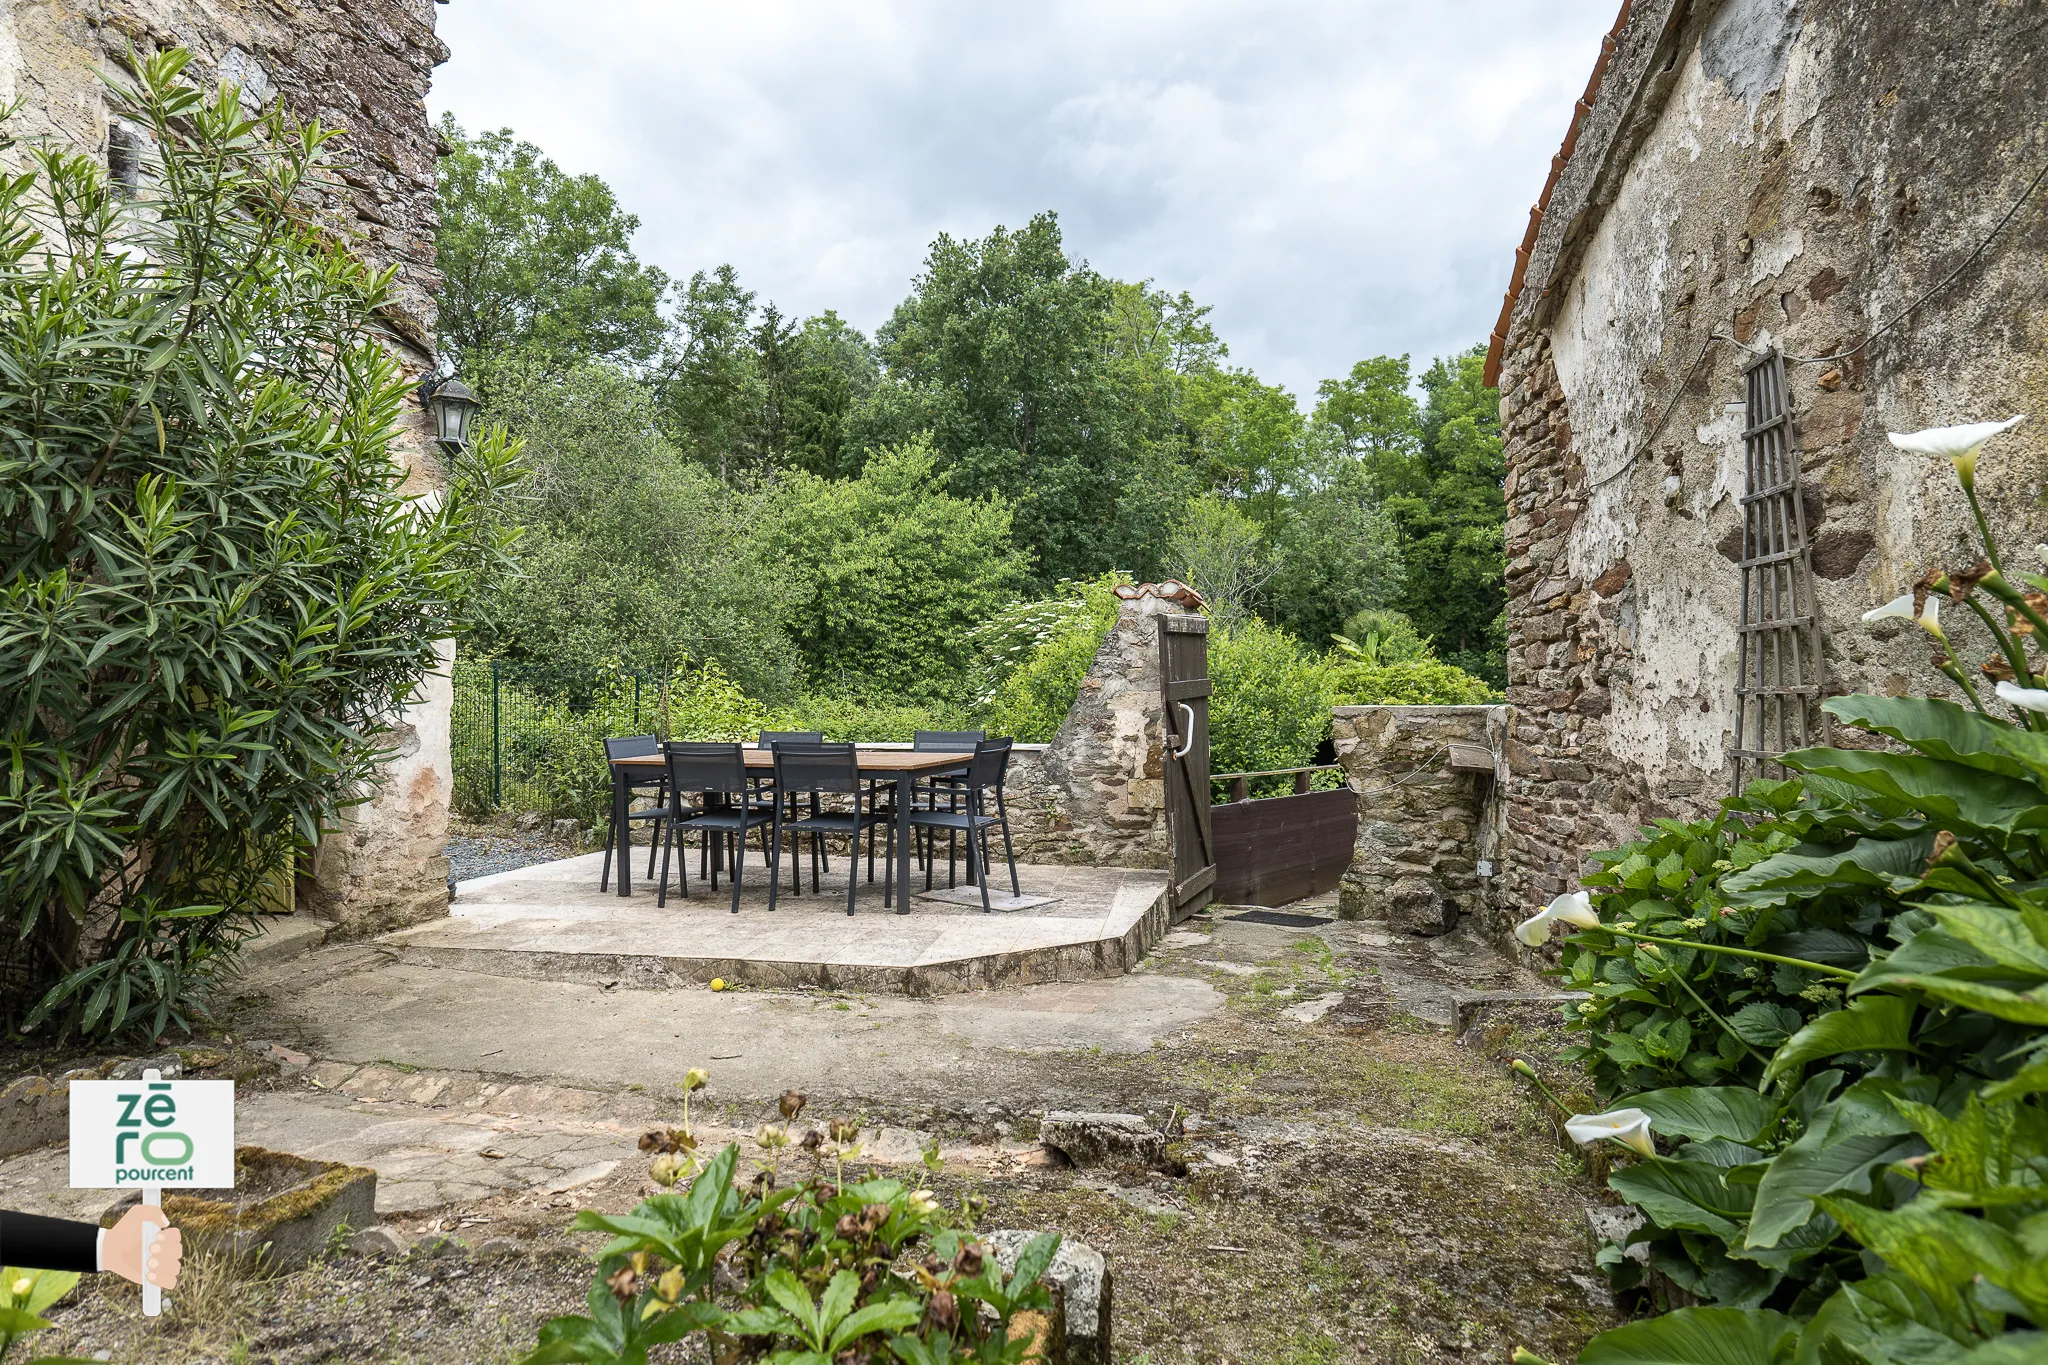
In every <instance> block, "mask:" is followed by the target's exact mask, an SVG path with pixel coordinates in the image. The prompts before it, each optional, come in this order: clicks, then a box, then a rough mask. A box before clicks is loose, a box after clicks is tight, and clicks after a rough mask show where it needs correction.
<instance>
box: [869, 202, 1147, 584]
mask: <svg viewBox="0 0 2048 1365" xmlns="http://www.w3.org/2000/svg"><path fill="white" fill-rule="evenodd" d="M1115 300H1116V290H1115V288H1114V286H1113V285H1112V284H1111V282H1110V281H1108V280H1105V279H1104V278H1103V277H1102V276H1100V275H1098V274H1096V273H1095V272H1094V271H1093V270H1090V269H1089V268H1088V267H1087V265H1086V264H1080V265H1077V264H1075V263H1073V262H1072V261H1070V260H1069V259H1068V257H1067V254H1066V252H1065V250H1064V248H1063V246H1062V245H1061V241H1060V230H1059V221H1058V219H1057V218H1056V217H1055V216H1054V215H1053V214H1050V213H1043V214H1040V215H1038V216H1037V217H1035V218H1033V219H1032V220H1031V222H1030V224H1029V225H1028V226H1026V227H1024V228H1022V229H1020V230H1018V231H1015V232H1012V231H1010V230H1009V229H1007V228H1002V227H998V228H997V229H996V230H995V231H994V232H992V233H990V234H989V235H988V236H987V237H985V238H983V239H981V240H980V241H960V240H956V239H955V238H953V237H950V236H944V235H942V236H940V237H939V238H938V239H937V240H936V241H935V242H933V243H932V247H931V251H930V253H929V254H928V255H927V256H926V258H925V267H924V270H923V272H922V273H921V274H919V275H918V277H917V279H916V281H915V283H914V285H913V287H912V292H911V295H910V297H909V298H907V299H905V300H904V301H903V302H902V303H901V304H899V305H897V308H896V311H895V313H894V315H893V316H892V317H891V318H890V319H889V321H888V322H887V323H886V324H884V325H883V327H882V329H881V331H880V333H879V336H878V340H879V343H880V347H881V351H882V356H883V358H884V360H885V362H886V363H887V365H888V368H889V373H890V375H891V376H892V377H893V378H894V379H896V380H897V381H899V383H900V384H901V385H902V386H903V389H904V391H903V392H902V393H900V394H891V395H882V394H878V395H877V396H876V400H875V401H873V402H871V404H870V405H869V413H868V414H867V420H866V421H865V423H864V425H865V426H866V428H867V429H868V430H869V431H871V432H874V433H876V434H878V435H882V434H891V433H888V432H887V425H894V426H895V428H896V429H895V431H894V433H893V436H894V438H895V439H902V438H903V437H904V436H907V435H908V434H910V433H911V432H914V431H917V430H920V429H922V430H927V431H929V432H930V433H931V437H932V445H933V448H934V449H935V450H936V451H937V452H938V453H939V456H940V467H941V468H943V469H944V470H945V471H946V473H947V476H948V484H949V487H951V488H952V489H953V490H954V491H955V493H956V494H958V495H960V496H963V497H970V498H979V497H985V496H987V495H990V494H996V495H999V496H1001V497H1002V498H1003V499H1004V500H1005V502H1006V503H1008V504H1009V505H1011V506H1013V507H1014V508H1015V516H1016V529H1017V540H1018V542H1019V544H1020V545H1022V546H1023V547H1024V548H1025V549H1026V550H1028V551H1029V552H1030V554H1031V555H1032V556H1033V558H1034V560H1035V562H1036V565H1037V571H1038V574H1039V575H1040V577H1041V578H1042V579H1044V580H1046V581H1050V580H1051V579H1055V578H1059V577H1088V576H1091V575H1093V574H1095V573H1098V572H1100V571H1101V570H1103V569H1105V568H1108V567H1111V565H1112V564H1113V563H1114V561H1115V560H1116V559H1117V558H1118V557H1119V555H1120V554H1121V552H1122V551H1123V550H1124V548H1125V546H1124V544H1123V543H1122V542H1121V540H1120V538H1119V537H1120V533H1122V532H1123V531H1124V523H1122V521H1121V520H1120V518H1119V515H1118V508H1119V504H1120V503H1121V501H1122V500H1123V497H1124V495H1125V493H1126V491H1127V490H1128V488H1129V487H1130V484H1131V475H1132V474H1133V472H1134V471H1135V470H1136V469H1137V468H1138V467H1139V465H1140V462H1141V455H1142V446H1143V442H1142V440H1141V437H1142V435H1143V431H1142V426H1141V423H1140V421H1139V414H1138V413H1137V412H1135V411H1134V408H1133V402H1132V395H1131V393H1130V392H1129V391H1128V390H1127V388H1126V387H1125V386H1124V385H1123V384H1121V383H1120V382H1119V374H1118V370H1117V367H1116V366H1114V365H1113V364H1111V361H1110V351H1109V347H1108V345H1107V340H1108V335H1109V318H1110V313H1111V308H1112V305H1113V304H1114V302H1115ZM878 416H879V417H882V418H886V419H887V424H886V425H885V423H884V422H883V421H877V420H875V419H876V418H877V417H878Z"/></svg>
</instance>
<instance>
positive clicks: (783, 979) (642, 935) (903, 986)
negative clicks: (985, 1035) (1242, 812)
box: [380, 852, 1168, 996]
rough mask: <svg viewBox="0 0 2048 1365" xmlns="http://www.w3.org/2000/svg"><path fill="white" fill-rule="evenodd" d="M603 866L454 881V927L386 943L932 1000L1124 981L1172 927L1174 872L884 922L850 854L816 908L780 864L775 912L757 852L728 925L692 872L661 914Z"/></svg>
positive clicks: (1048, 876) (440, 925)
mask: <svg viewBox="0 0 2048 1365" xmlns="http://www.w3.org/2000/svg"><path fill="white" fill-rule="evenodd" d="M603 856H604V855H603V854H601V853H590V854H585V855H583V856H581V857H577V858H564V859H562V860H560V861H557V862H551V863H540V864H536V865H534V866H531V867H523V868H518V869H516V870H514V871H511V872H501V873H497V874H495V875H493V876H488V877H478V878H475V879H473V880H471V881H466V882H461V883H458V884H457V885H456V888H455V903H454V905H453V906H452V907H451V908H450V911H449V916H448V918H446V919H443V920H435V921H431V922H429V923H427V924H423V925H419V926H416V927H414V928H411V929H406V930H402V931H400V932H398V933H394V934H390V935H387V936H386V937H385V938H384V939H382V940H380V942H382V943H383V944H385V945H388V946H389V947H391V948H393V949H395V950H397V951H398V952H399V953H400V955H401V960H402V961H405V962H407V963H411V964H415V965H420V966H434V967H451V968H458V969H461V970H464V971H472V972H485V973H491V974H495V975H500V976H518V977H532V978H538V979H541V980H548V981H583V982H597V983H599V984H606V983H619V982H624V983H628V984H631V985H634V986H640V987H647V986H661V985H664V984H667V985H680V984H683V983H689V982H696V983H704V982H708V981H711V980H714V979H720V978H722V979H724V980H725V981H727V982H731V983H734V984H742V985H754V986H781V987H790V986H815V987H818V988H821V989H827V990H867V991H893V992H900V993H903V994H906V995H914V996H931V995H943V994H947V993H950V992H954V991H963V990H979V989H986V988H990V987H1003V986H1025V985H1037V984H1041V983H1045V982H1051V981H1080V980H1086V979H1090V978H1098V977H1110V976H1118V975H1121V974H1122V973H1124V972H1127V971H1129V970H1131V969H1132V968H1133V967H1135V966H1136V965H1137V964H1138V962H1139V961H1140V960H1141V959H1142V958H1143V957H1144V955H1145V953H1146V952H1147V950H1149V949H1150V948H1151V946H1152V945H1153V943H1155V942H1156V941H1157V940H1158V939H1159V937H1160V935H1162V934H1164V933H1165V932H1166V931H1167V928H1168V924H1167V917H1168V908H1167V899H1166V891H1167V879H1166V874H1165V873H1163V872H1152V871H1142V870H1138V869H1134V868H1120V867H1063V866H1039V865H1029V866H1020V867H1019V868H1018V876H1019V878H1020V880H1021V882H1022V884H1023V886H1024V888H1025V891H1026V894H1025V895H1024V896H1023V897H1009V896H1005V897H1003V898H1002V899H1003V901H1004V908H1003V909H1002V910H1001V911H999V912H995V913H984V912H983V911H982V909H981V903H980V895H979V893H978V892H973V891H972V890H971V889H970V890H969V894H970V895H971V896H972V901H971V903H966V898H964V897H959V898H956V897H952V896H949V897H946V898H944V899H938V898H936V897H927V896H925V895H922V894H917V893H919V892H921V891H922V887H921V886H914V887H913V895H912V897H911V900H910V906H911V909H910V912H909V913H907V914H898V913H895V912H894V911H893V910H892V909H887V908H884V906H883V904H882V886H881V883H880V882H874V883H869V882H867V881H866V880H865V879H864V874H863V880H862V881H861V883H860V884H859V886H858V887H857V889H856V893H855V901H854V907H855V913H854V914H852V915H848V914H847V913H846V875H847V870H848V861H847V859H846V858H845V857H844V856H843V855H841V856H837V857H835V858H834V859H833V867H832V871H830V872H828V873H826V874H825V876H824V877H823V878H822V880H821V882H820V889H819V891H818V892H817V893H815V894H813V893H812V892H811V891H810V879H809V875H808V873H806V876H805V879H804V891H803V892H802V893H801V894H793V893H791V892H790V890H789V887H788V881H787V878H788V870H787V867H786V866H785V869H784V873H783V876H784V881H783V884H782V887H781V889H780V890H779V891H778V892H777V898H776V908H775V909H774V911H773V912H770V911H769V909H768V891H767V881H768V872H767V868H766V866H765V865H764V864H763V863H762V861H761V857H760V854H759V853H758V852H755V853H752V854H750V855H749V857H748V860H747V868H746V876H745V878H744V879H743V883H742V885H743V887H744V891H743V893H742V896H741V899H740V907H739V912H738V913H737V914H734V913H731V910H730V907H731V894H730V891H729V890H728V888H727V886H726V885H725V883H724V882H723V881H721V884H720V887H719V890H718V892H717V893H716V894H715V895H714V894H713V892H712V891H711V889H710V887H709V885H708V884H707V883H706V882H705V881H704V880H703V879H701V878H699V877H698V876H696V875H695V871H694V863H693V869H692V876H691V881H690V890H691V894H690V896H688V897H687V898H685V897H683V896H681V895H680V894H679V893H678V892H677V891H676V889H675V883H674V881H673V880H672V881H671V884H670V888H671V889H670V893H669V896H668V903H667V904H666V905H665V906H658V905H656V903H655V899H656V897H655V891H654V888H653V887H652V886H650V885H648V884H647V883H646V882H645V881H644V880H641V881H636V882H635V885H634V890H633V894H632V895H631V896H629V897H620V896H618V895H616V894H614V893H612V892H607V891H599V890H598V886H597V881H598V874H599V871H600V867H601V864H602V862H603ZM642 866H643V867H644V864H642ZM864 866H865V865H864V864H862V867H863V869H864ZM636 870H638V869H636Z"/></svg>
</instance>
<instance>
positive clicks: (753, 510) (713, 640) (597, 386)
mask: <svg viewBox="0 0 2048 1365" xmlns="http://www.w3.org/2000/svg"><path fill="white" fill-rule="evenodd" d="M491 378H492V382H491V384H490V385H489V392H490V403H489V405H488V407H487V409H486V412H487V415H488V416H489V417H490V418H491V419H492V420H494V421H498V422H502V423H504V424H505V425H506V426H507V427H508V428H509V429H511V430H512V431H514V432H517V433H518V434H520V435H521V436H522V437H523V438H524V439H525V442H526V458H527V461H528V463H529V465H530V466H531V468H532V470H533V478H532V482H531V484H530V486H529V488H528V490H527V491H528V494H529V496H528V497H526V498H523V499H520V500H519V502H518V504H516V515H517V517H518V519H519V521H520V522H522V523H523V524H524V525H526V526H527V527H529V528H530V531H529V536H528V543H527V544H526V545H525V546H524V547H523V554H522V556H521V558H522V572H521V573H520V575H519V576H518V577H517V578H515V579H513V580H512V581H511V582H509V583H507V584H506V585H505V586H504V588H503V590H502V591H501V592H499V593H496V594H494V595H493V596H492V598H491V600H490V602H489V603H488V605H487V608H486V610H485V611H484V613H483V620H482V622H481V623H480V625H479V628H478V630H477V631H476V633H475V636H474V641H475V643H476V644H477V645H479V646H480V647H482V648H483V649H486V650H488V651H492V652H496V653H502V654H504V655H506V656H508V657H511V658H520V659H531V660H540V661H546V660H567V661H573V662H577V663H598V662H605V661H613V662H617V663H621V664H627V665H631V666H634V667H639V668H649V669H659V670H667V669H669V668H672V667H675V666H677V665H680V664H683V663H686V662H687V663H692V664H701V663H704V662H707V661H709V662H712V663H715V664H717V665H718V666H719V667H720V668H721V669H722V670H723V671H724V673H725V674H726V675H727V676H729V677H731V678H733V679H734V680H735V681H737V682H739V683H740V684H741V685H742V686H743V687H745V688H746V689H747V690H748V691H749V692H750V693H752V694H753V695H754V696H757V697H764V698H769V699H773V698H776V697H779V696H781V695H783V694H785V693H786V692H788V691H789V689H790V686H791V684H792V682H793V681H794V679H795V676H796V671H797V661H796V656H795V651H794V649H793V648H792V646H791V644H790V641H789V637H788V636H787V634H785V633H784V631H783V629H782V614H783V612H784V611H785V610H786V608H787V605H788V602H789V600H790V595H791V591H792V589H791V586H790V584H789V583H788V582H787V576H786V574H785V573H784V571H783V569H782V566H781V564H780V563H779V561H777V560H776V559H774V558H773V557H771V556H769V555H768V554H767V553H766V552H765V550H764V548H763V543H762V537H763V529H764V523H765V520H766V517H767V500H766V498H765V497H764V496H763V495H761V494H758V493H747V492H742V491H737V490H734V489H731V488H728V487H727V486H726V485H724V484H723V483H720V482H719V480H718V478H717V477H716V476H715V475H713V474H711V473H709V472H707V471H706V470H704V469H702V468H701V467H699V466H698V465H697V464H695V463H693V462H692V461H690V460H687V459H685V458H684V457H683V455H682V453H681V452H680V451H678V450H677V449H676V448H675V447H674V446H673V445H671V444H670V443H669V442H668V441H667V439H666V438H664V437H663V436H662V434H661V432H660V430H659V427H658V424H657V421H656V413H655V407H654V401H653V398H652V396H651V395H650V394H649V393H648V391H647V388H646V386H645V385H643V384H641V383H639V382H638V381H636V380H635V379H634V378H633V376H631V375H628V374H626V373H624V372H623V371H621V370H619V369H618V368H617V367H615V366H612V365H607V364H604V363H602V362H597V361H589V362H585V363H583V364H580V365H576V366H572V367H570V368H567V369H563V368H560V367H558V366H555V365H549V364H542V363H539V362H538V361H536V360H535V359H534V358H533V357H530V356H520V357H515V358H514V359H513V360H512V361H511V362H510V363H507V364H504V365H502V366H501V367H500V369H499V370H498V371H497V372H495V373H494V374H493V375H492V377H491Z"/></svg>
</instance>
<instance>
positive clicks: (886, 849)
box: [882, 816, 909, 910]
mask: <svg viewBox="0 0 2048 1365" xmlns="http://www.w3.org/2000/svg"><path fill="white" fill-rule="evenodd" d="M908 889H909V888H907V887H906V888H905V890H906V891H907V890H908ZM895 890H896V818H895V817H894V816H891V817H889V834H888V838H887V841H886V842H885V843H884V844H883V853H882V908H883V909H884V910H887V909H888V908H889V907H890V906H891V905H893V904H895V897H894V893H895Z"/></svg>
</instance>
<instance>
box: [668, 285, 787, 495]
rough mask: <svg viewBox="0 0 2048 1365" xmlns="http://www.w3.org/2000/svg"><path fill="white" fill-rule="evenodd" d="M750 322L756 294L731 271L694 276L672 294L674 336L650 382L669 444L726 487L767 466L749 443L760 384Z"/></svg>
mask: <svg viewBox="0 0 2048 1365" xmlns="http://www.w3.org/2000/svg"><path fill="white" fill-rule="evenodd" d="M753 318H754V293H753V291H752V290H750V289H742V288H741V287H740V282H739V274H738V272H737V271H735V270H734V269H733V268H732V267H731V266H729V265H722V266H720V267H718V269H716V270H714V271H712V272H710V273H709V274H706V273H705V272H704V271H702V270H700V271H698V272H697V273H696V274H694V275H692V276H691V277H690V282H689V283H688V284H687V285H685V286H683V288H682V290H681V291H680V292H679V293H678V295H677V298H676V318H675V331H674V334H673V336H672V337H671V338H670V340H669V343H668V346H667V348H666V349H665V351H664V353H663V356H662V362H661V369H660V375H659V378H658V379H657V381H656V392H657V394H658V395H659V402H660V405H661V420H662V429H663V430H664V431H665V432H666V433H667V435H668V437H669V439H670V440H671V441H673V442H675V444H676V446H677V448H679V449H680V450H682V452H683V453H684V454H685V455H687V456H688V457H689V458H690V459H693V460H695V461H696V462H697V463H698V464H700V465H702V466H704V468H706V469H709V470H712V471H714V472H715V473H716V474H717V475H718V477H719V478H720V479H723V480H727V481H730V480H731V479H732V478H733V477H734V476H735V475H737V474H739V473H741V472H742V471H745V472H747V473H759V472H761V471H762V469H763V468H764V467H765V466H763V464H762V462H761V461H760V460H759V459H758V458H757V455H758V452H757V450H756V448H755V445H754V442H755V439H756V437H757V436H758V434H759V432H760V429H761V417H760V414H761V408H762V406H763V398H764V386H763V384H762V379H761V367H760V365H759V363H758V356H757V355H756V353H755V332H754V329H753V326H752V324H753ZM778 322H779V315H778ZM776 336H777V338H778V339H781V338H780V333H779V331H778V332H777V333H776Z"/></svg>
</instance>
